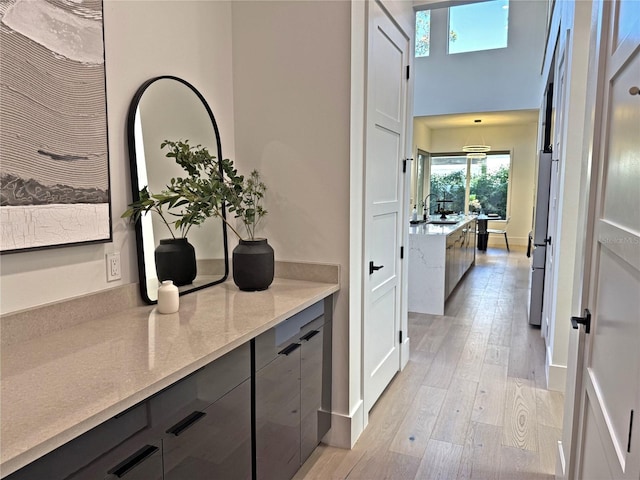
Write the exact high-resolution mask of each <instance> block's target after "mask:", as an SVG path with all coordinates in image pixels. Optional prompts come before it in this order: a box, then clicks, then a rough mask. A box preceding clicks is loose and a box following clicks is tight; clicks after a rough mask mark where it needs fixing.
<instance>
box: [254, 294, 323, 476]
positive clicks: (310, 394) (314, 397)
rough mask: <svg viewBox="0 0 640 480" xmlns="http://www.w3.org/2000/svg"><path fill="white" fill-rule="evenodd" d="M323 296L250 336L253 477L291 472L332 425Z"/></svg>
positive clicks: (306, 456)
mask: <svg viewBox="0 0 640 480" xmlns="http://www.w3.org/2000/svg"><path fill="white" fill-rule="evenodd" d="M328 320H329V319H328V315H327V314H326V313H325V308H324V302H318V303H317V304H315V305H313V306H311V307H309V308H308V309H307V310H304V311H303V312H301V313H300V314H298V315H295V316H293V317H291V318H290V319H289V320H286V321H284V322H282V323H281V324H280V325H278V326H276V327H274V328H272V329H271V330H268V331H267V332H265V333H263V334H262V335H260V336H258V337H257V338H256V339H255V358H256V363H255V382H256V393H255V409H256V424H255V427H256V464H255V468H256V478H257V479H259V480H280V479H289V478H291V477H293V475H294V474H295V472H296V471H297V470H298V468H300V465H301V464H302V463H303V462H304V461H305V460H306V459H307V458H308V457H309V455H310V454H311V452H312V451H313V450H314V449H315V448H316V447H317V445H318V443H320V440H321V439H322V437H323V436H324V435H325V434H326V433H327V431H328V430H329V428H330V427H331V417H330V411H331V322H330V321H328Z"/></svg>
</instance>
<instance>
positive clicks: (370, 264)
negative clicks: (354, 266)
mask: <svg viewBox="0 0 640 480" xmlns="http://www.w3.org/2000/svg"><path fill="white" fill-rule="evenodd" d="M383 267H384V265H374V264H373V262H369V275H371V274H372V273H373V272H375V271H377V270H380V269H381V268H383Z"/></svg>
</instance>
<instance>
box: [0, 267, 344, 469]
mask: <svg viewBox="0 0 640 480" xmlns="http://www.w3.org/2000/svg"><path fill="white" fill-rule="evenodd" d="M338 289H339V285H338V284H335V283H319V282H310V281H301V280H289V279H282V278H276V279H275V280H274V282H273V284H272V285H271V287H269V289H268V290H265V291H263V292H241V291H239V290H238V288H237V287H236V286H235V285H234V284H233V282H232V281H227V282H225V283H222V284H219V285H216V286H213V287H211V288H207V289H204V290H201V291H198V292H194V293H191V294H189V295H186V296H182V297H180V311H179V312H178V313H174V314H169V315H161V314H158V313H157V312H156V309H155V307H154V306H144V307H135V308H132V309H128V310H124V311H121V312H119V313H116V314H111V315H107V316H105V317H104V318H100V319H98V320H92V321H87V322H84V323H80V324H78V325H75V326H72V327H69V328H66V329H63V330H59V331H56V332H52V333H50V334H48V335H46V336H42V337H39V338H35V339H32V340H29V341H25V342H19V343H16V344H13V345H8V346H4V347H3V348H2V352H1V362H2V363H1V371H0V384H1V385H0V404H1V410H0V423H1V425H0V436H1V439H2V442H1V452H0V472H1V473H2V475H3V476H5V475H8V474H10V473H12V472H14V471H16V470H18V469H19V468H21V467H23V466H25V465H27V464H28V463H30V462H32V461H33V460H36V459H37V458H39V457H41V456H43V455H45V454H46V453H48V452H50V451H52V450H54V449H55V448H57V447H59V446H61V445H63V444H64V443H66V442H68V441H69V440H72V439H73V438H76V437H78V436H79V435H82V434H83V433H85V432H87V431H88V430H90V429H91V428H93V427H95V426H97V425H99V424H101V423H102V422H104V421H106V420H108V419H110V418H111V417H113V416H114V415H116V414H118V413H120V412H122V411H124V410H126V409H127V408H129V407H131V406H133V405H135V404H137V403H138V402H140V401H142V400H144V399H145V398H148V397H149V396H151V395H153V394H155V393H157V392H159V391H160V390H162V389H163V388H165V387H167V386H169V385H171V384H172V383H174V382H176V381H178V380H180V379H181V378H183V377H185V376H186V375H188V374H190V373H192V372H194V371H196V370H197V369H199V368H201V367H203V366H204V365H206V364H208V363H210V362H211V361H213V360H215V359H216V358H218V357H220V356H222V355H224V354H225V353H227V352H229V351H231V350H233V349H234V348H236V347H238V346H240V345H242V344H243V343H245V342H247V341H248V340H250V339H251V338H253V337H255V336H257V335H259V334H261V333H262V332H264V331H266V330H268V329H269V328H271V327H272V326H274V325H276V324H278V323H280V322H281V321H283V320H285V319H286V318H289V317H290V316H292V315H295V314H296V313H298V312H300V311H302V310H304V309H305V308H307V307H308V306H310V305H313V304H314V303H316V302H318V301H320V300H322V299H323V298H326V297H327V296H329V295H331V294H333V293H335V292H337V291H338Z"/></svg>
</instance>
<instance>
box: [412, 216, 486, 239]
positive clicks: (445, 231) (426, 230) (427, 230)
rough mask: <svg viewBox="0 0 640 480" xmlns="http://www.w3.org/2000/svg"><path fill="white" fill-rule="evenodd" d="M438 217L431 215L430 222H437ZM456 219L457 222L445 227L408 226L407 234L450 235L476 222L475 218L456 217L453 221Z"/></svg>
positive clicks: (434, 225)
mask: <svg viewBox="0 0 640 480" xmlns="http://www.w3.org/2000/svg"><path fill="white" fill-rule="evenodd" d="M438 219H439V217H438V215H432V220H436V221H437V220H438ZM455 219H457V220H458V222H456V223H452V224H447V225H437V224H433V223H419V224H416V225H410V226H409V234H410V235H449V234H450V233H453V232H455V231H456V230H457V229H458V228H460V227H461V226H463V225H465V224H467V223H469V222H471V221H473V220H476V217H475V216H468V217H465V216H461V217H460V216H457V217H456V218H454V220H455Z"/></svg>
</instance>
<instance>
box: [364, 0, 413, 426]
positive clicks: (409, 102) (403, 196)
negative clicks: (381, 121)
mask: <svg viewBox="0 0 640 480" xmlns="http://www.w3.org/2000/svg"><path fill="white" fill-rule="evenodd" d="M372 3H375V4H376V6H377V7H379V8H380V10H381V11H382V12H383V13H384V14H385V15H386V16H387V17H388V19H389V21H390V22H392V23H393V24H394V25H395V26H396V27H397V28H398V30H399V31H400V33H401V34H402V35H403V36H404V37H406V38H407V40H408V44H407V45H408V51H407V64H408V65H409V71H411V69H412V67H413V48H414V39H413V37H414V35H413V31H407V30H408V27H409V24H407V25H406V26H403V25H402V23H401V22H399V21H398V20H397V17H396V16H394V12H392V11H391V10H390V7H391V5H389V6H387V5H385V3H384V1H383V0H373V2H365V8H364V11H365V25H366V32H365V38H366V40H365V44H366V48H365V52H366V54H365V65H364V73H365V92H366V91H367V84H368V82H369V81H370V78H369V75H368V56H369V53H368V49H369V47H370V40H371V36H370V31H371V28H372V25H373V19H372V16H371V4H372ZM388 7H389V8H388ZM411 10H413V9H412V8H411ZM405 92H406V93H405V102H406V103H405V112H404V117H405V118H404V131H405V139H404V145H403V157H404V160H405V164H404V167H403V173H402V174H403V177H402V181H401V182H399V183H400V184H401V191H400V192H399V193H398V197H399V199H400V202H401V210H400V222H401V225H408V224H409V216H410V208H409V203H410V195H411V188H410V187H411V186H410V181H411V171H412V167H413V162H412V160H413V158H412V151H413V80H412V77H411V76H409V78H408V79H406V85H405ZM362 100H363V106H364V117H363V122H364V123H363V130H362V140H363V141H362V170H361V173H362V200H361V201H362V203H361V205H362V210H361V216H362V217H361V218H362V242H361V244H360V252H359V262H358V263H359V265H360V269H359V271H360V272H361V274H360V275H359V276H358V279H359V286H358V289H359V291H360V292H361V297H360V298H361V304H360V312H361V315H360V327H361V351H360V353H361V358H360V366H361V371H360V379H361V398H362V401H361V405H363V400H364V392H365V381H366V373H365V349H366V345H365V341H364V340H365V334H364V330H365V313H366V306H365V301H366V299H367V298H368V295H367V294H366V288H367V284H368V282H369V273H368V270H367V265H368V258H366V253H367V252H368V249H367V236H366V228H365V224H366V213H367V206H366V188H367V186H366V175H365V168H366V145H367V137H368V133H369V132H368V131H367V127H368V120H367V119H368V112H367V95H366V93H365V95H364V97H363V99H362ZM401 160H402V159H398V161H399V162H401ZM400 165H402V164H401V163H400ZM408 239H409V229H408V228H402V229H401V230H400V234H399V235H398V244H399V245H400V246H403V247H406V248H405V250H406V249H407V248H408V244H409V242H408ZM398 255H399V252H398ZM407 256H408V251H405V256H404V258H405V259H406V258H407ZM398 258H400V257H398ZM407 281H408V268H407V265H406V262H405V261H404V259H399V261H398V282H399V283H398V287H397V288H398V289H399V291H400V295H399V302H400V305H399V319H398V320H399V322H398V325H397V326H398V332H402V341H401V342H399V343H398V348H399V353H400V356H399V364H398V371H401V370H402V369H403V368H404V367H405V366H406V364H407V363H408V361H409V349H410V338H409V336H408V334H407V326H408V289H407ZM398 332H396V333H398ZM362 413H363V428H364V427H365V426H366V425H367V423H368V415H369V414H368V411H366V409H364V408H363V409H362Z"/></svg>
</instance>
